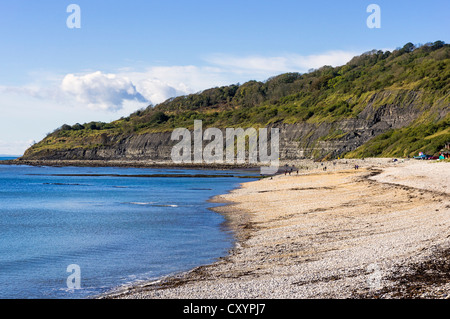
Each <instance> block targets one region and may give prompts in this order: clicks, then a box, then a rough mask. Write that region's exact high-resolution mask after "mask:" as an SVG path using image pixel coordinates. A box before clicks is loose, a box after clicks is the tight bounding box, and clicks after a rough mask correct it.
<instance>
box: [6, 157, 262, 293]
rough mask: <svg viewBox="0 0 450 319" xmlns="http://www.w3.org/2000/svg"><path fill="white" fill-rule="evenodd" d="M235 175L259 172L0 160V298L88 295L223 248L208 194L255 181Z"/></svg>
mask: <svg viewBox="0 0 450 319" xmlns="http://www.w3.org/2000/svg"><path fill="white" fill-rule="evenodd" d="M200 174H201V176H202V177H198V176H199V175H200ZM140 175H145V176H147V177H142V176H141V177H139V176H140ZM151 175H157V176H158V177H151ZM170 175H177V176H185V177H170ZM190 175H192V177H186V176H190ZM205 175H208V176H214V175H216V177H205ZM228 176H230V177H228ZM238 176H255V178H256V177H257V174H256V173H254V172H253V173H249V172H245V171H238V170H234V171H213V170H192V169H172V168H171V169H156V168H114V167H95V168H91V167H48V166H41V167H34V166H18V165H0V203H1V204H0V232H1V234H2V240H1V241H0V287H2V289H1V290H0V298H2V299H11V298H14V299H16V298H25V299H40V298H45V299H73V298H90V297H93V296H96V295H99V294H102V293H105V292H108V291H110V290H111V289H114V288H117V287H119V286H122V285H129V284H133V283H137V282H139V281H147V280H155V279H158V278H160V277H162V276H167V275H171V274H175V273H180V272H184V271H188V270H190V269H192V268H195V267H197V266H200V265H204V264H209V263H212V262H214V261H216V260H217V259H218V258H219V257H223V256H226V255H227V253H228V251H229V249H231V248H232V247H233V245H234V240H235V239H234V237H233V234H232V233H231V231H230V230H228V229H227V228H226V227H224V222H225V219H224V217H223V216H222V215H220V214H218V213H216V212H214V211H212V210H211V208H213V207H216V206H219V205H222V204H216V203H211V202H209V201H208V200H209V199H211V198H212V197H214V196H216V195H219V194H224V193H227V192H229V191H230V190H232V189H234V188H236V187H238V186H239V184H240V183H242V182H245V181H249V180H253V179H252V178H239V177H238ZM73 265H75V266H76V267H78V268H77V269H78V272H76V271H73V270H72V269H73V267H72V266H73ZM71 267H72V268H71ZM75 276H76V279H77V280H74V278H75ZM73 282H77V283H78V284H79V287H78V286H77V287H75V288H79V289H73V286H71V283H73Z"/></svg>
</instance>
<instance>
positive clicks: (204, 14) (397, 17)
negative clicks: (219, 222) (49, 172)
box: [0, 0, 450, 155]
mask: <svg viewBox="0 0 450 319" xmlns="http://www.w3.org/2000/svg"><path fill="white" fill-rule="evenodd" d="M371 4H375V5H377V7H376V8H377V9H376V10H375V11H374V10H373V9H371V10H368V7H369V5H371ZM71 5H76V6H71ZM448 12H450V1H448V0H428V1H416V0H409V1H405V0H395V1H392V0H390V1H389V0H369V1H364V0H341V1H325V0H314V1H301V0H227V1H225V0H184V1H181V0H164V1H163V0H127V1H123V0H115V1H110V0H70V1H64V0H39V1H29V0H0V154H12V155H21V154H23V152H24V151H25V150H26V149H27V148H28V147H29V146H30V145H31V144H32V143H33V142H34V141H36V142H37V141H39V140H41V139H42V138H44V137H45V136H46V135H47V134H48V133H50V132H52V131H54V130H55V129H56V128H58V127H60V126H61V125H63V124H69V125H73V124H75V123H87V122H90V121H103V122H110V121H113V120H116V119H119V118H120V117H122V116H128V115H129V114H130V113H132V112H134V111H136V110H138V109H141V108H145V107H147V106H148V105H150V104H152V105H156V104H158V103H160V102H163V101H165V100H166V99H168V98H170V97H174V96H179V95H185V94H190V93H196V92H199V91H202V90H205V89H207V88H211V87H217V86H222V85H230V84H236V83H245V82H247V81H249V80H258V81H264V80H266V79H267V78H269V77H271V76H275V75H278V74H281V73H285V72H300V73H304V72H308V70H310V69H312V68H319V67H321V66H323V65H332V66H338V65H343V64H345V63H347V62H348V61H349V60H350V59H351V58H352V57H353V56H355V55H359V54H361V53H364V52H367V51H370V50H372V49H377V50H394V49H396V48H399V47H402V46H403V45H404V44H406V43H408V42H412V43H414V44H424V43H427V42H434V41H437V40H441V41H444V42H446V43H450V39H449V35H450V32H449V31H450V19H448ZM378 22H379V24H377V23H378ZM374 26H375V27H374Z"/></svg>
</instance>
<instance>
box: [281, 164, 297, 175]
mask: <svg viewBox="0 0 450 319" xmlns="http://www.w3.org/2000/svg"><path fill="white" fill-rule="evenodd" d="M293 171H294V168H293V167H292V166H291V167H289V165H288V164H286V165H284V175H287V174H289V175H291V174H292V172H293ZM296 171H297V175H298V168H296Z"/></svg>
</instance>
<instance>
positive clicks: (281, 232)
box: [96, 159, 450, 299]
mask: <svg viewBox="0 0 450 319" xmlns="http://www.w3.org/2000/svg"><path fill="white" fill-rule="evenodd" d="M369 162H370V161H366V162H365V163H369ZM347 164H348V163H347ZM399 164H400V165H399ZM314 165H317V163H314ZM319 165H320V163H319ZM350 165H353V162H352V163H350ZM429 165H441V164H440V163H428V162H422V161H409V162H404V163H395V165H394V164H393V163H390V162H387V161H386V160H385V159H382V160H375V161H373V162H370V165H367V167H365V168H363V169H361V170H352V169H348V168H347V169H342V166H339V165H337V166H338V167H333V170H332V171H327V172H324V171H323V170H322V168H321V167H318V166H316V169H315V170H309V171H306V172H304V171H303V172H302V174H299V176H296V175H295V174H294V176H284V175H278V176H276V177H273V179H268V178H266V179H263V180H259V181H254V182H247V183H243V184H241V186H240V187H239V188H237V189H235V190H233V191H231V192H230V193H229V194H224V195H219V196H216V197H215V198H213V199H212V201H213V202H217V201H219V202H222V203H225V205H222V206H219V207H214V208H212V209H213V210H214V211H216V212H218V213H220V214H222V215H223V216H224V217H225V219H226V223H227V226H228V227H231V228H232V229H233V233H234V234H235V237H236V241H235V246H234V248H233V249H231V250H230V252H229V254H228V255H227V256H224V257H223V258H220V259H219V260H218V261H216V262H214V263H212V264H209V265H203V266H200V267H197V268H194V269H192V270H190V271H187V272H184V273H180V274H174V275H169V276H166V277H163V278H160V279H158V280H157V281H152V282H145V283H141V284H138V285H135V286H133V285H132V286H128V287H117V288H116V289H114V290H113V291H111V292H108V293H105V294H102V295H101V296H96V298H101V299H103V298H105V299H115V298H119V299H121V298H149V299H177V298H182V299H185V298H187V299H191V298H192V299H208V298H219V299H231V298H244V299H253V298H283V299H286V298H287V299H291V298H338V299H340V298H449V296H450V274H449V272H448V269H450V266H449V262H450V244H449V239H448V238H449V237H450V200H449V192H450V189H447V185H445V183H446V182H445V181H446V179H445V176H444V177H442V176H440V175H438V178H437V179H436V178H433V179H432V181H431V180H430V181H429V182H428V183H431V182H432V183H433V185H434V188H433V189H427V183H426V182H425V183H423V181H422V184H419V183H418V182H417V181H416V180H417V178H414V176H415V175H414V174H416V173H417V174H418V175H417V176H422V180H423V179H426V176H425V175H423V174H422V173H423V172H422V171H420V170H425V171H426V169H428V170H430V169H431V171H433V172H434V173H436V172H437V171H439V169H441V170H442V168H441V167H436V166H434V167H431V166H429ZM442 165H446V167H447V166H448V167H450V163H443V164H442ZM444 171H448V172H450V170H444ZM412 172H413V173H412ZM396 173H398V174H397V175H398V176H395V174H396ZM428 173H430V172H428ZM421 174H422V175H421ZM417 176H415V177H417ZM423 176H425V177H423ZM436 180H440V181H441V186H442V187H441V188H439V186H438V184H437V183H435V182H436ZM442 180H443V181H444V185H442ZM428 185H429V184H428ZM444 186H445V187H444ZM448 188H450V185H448ZM324 192H326V195H325V196H324V195H323V194H324ZM344 195H345V196H344ZM292 196H294V198H292ZM296 196H297V197H298V196H300V199H301V200H302V201H304V203H303V204H301V205H300V204H298V202H299V198H297V199H295V197H296ZM361 196H365V198H367V201H359V200H358V197H361ZM321 197H322V198H321ZM277 201H285V205H281V206H280V203H279V202H277ZM292 205H297V206H295V207H292ZM277 209H278V211H277ZM261 210H265V211H264V212H261ZM350 226H352V227H350ZM446 267H447V268H446ZM374 269H375V270H374ZM433 270H434V273H433ZM442 271H443V272H444V275H442V274H441V272H442ZM424 273H426V274H428V275H426V276H425V275H423V274H424ZM414 274H416V275H414ZM377 276H378V277H377ZM424 278H425V279H424ZM371 280H372V281H371ZM427 280H428V281H427ZM377 282H378V285H379V287H374V285H375V284H377ZM374 283H375V284H374Z"/></svg>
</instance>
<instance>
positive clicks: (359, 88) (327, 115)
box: [25, 41, 450, 157]
mask: <svg viewBox="0 0 450 319" xmlns="http://www.w3.org/2000/svg"><path fill="white" fill-rule="evenodd" d="M369 104H370V105H371V106H372V107H373V108H375V109H376V108H377V107H382V106H384V105H388V104H394V105H399V106H402V105H407V104H414V105H415V107H417V108H419V109H421V110H422V111H423V116H421V117H420V118H419V119H417V120H416V121H415V122H414V123H412V124H411V125H410V126H408V127H405V128H402V129H399V130H391V131H388V132H385V133H384V134H381V135H378V136H376V137H374V138H373V139H372V140H370V141H369V142H367V143H366V144H364V145H362V146H361V147H360V148H358V149H357V150H355V151H353V152H351V153H348V154H347V156H356V157H368V156H410V155H413V153H414V152H416V151H418V150H423V151H427V152H429V153H435V152H436V151H438V150H439V148H440V147H442V145H443V143H445V142H446V141H447V140H450V131H449V116H448V114H447V113H448V107H449V105H450V45H448V44H445V43H443V42H441V41H436V42H434V43H429V44H426V45H422V46H419V47H415V46H414V45H413V44H411V43H408V44H406V45H404V46H403V47H402V48H400V49H397V50H395V51H393V52H389V51H386V52H383V51H377V50H373V51H370V52H367V53H365V54H362V55H360V56H357V57H354V58H353V59H352V60H351V61H350V62H348V63H347V64H345V65H343V66H339V67H330V66H323V67H322V68H320V69H318V70H313V71H311V72H309V73H306V74H299V73H286V74H281V75H279V76H275V77H272V78H269V79H268V80H266V81H264V82H258V81H249V82H246V83H244V84H233V85H229V86H223V87H217V88H211V89H208V90H205V91H203V92H199V93H197V94H190V95H186V96H179V97H175V98H171V99H169V100H167V101H165V102H163V103H161V104H159V105H156V106H155V107H153V106H149V107H148V108H146V109H144V110H140V111H137V112H135V113H133V114H131V115H130V116H128V117H126V118H121V119H119V120H117V121H113V122H111V123H100V122H91V123H86V124H83V125H81V124H76V125H73V126H70V125H63V126H62V127H60V128H59V129H57V130H55V131H54V132H53V133H51V134H49V135H48V136H47V137H46V138H45V139H44V140H43V141H41V142H39V143H37V144H35V145H34V146H32V147H31V148H30V149H29V150H28V151H27V152H26V154H25V155H26V156H27V155H28V156H29V155H30V154H36V153H39V152H42V151H50V150H52V149H53V150H55V149H58V150H64V149H65V150H69V149H73V148H84V149H89V148H96V147H99V146H101V145H105V144H106V143H112V142H111V141H112V140H119V139H120V138H118V137H120V136H129V135H131V134H144V133H151V132H164V131H171V130H173V129H174V128H177V127H186V128H192V126H193V123H194V119H195V120H203V126H204V127H219V128H224V127H243V128H245V127H250V126H251V127H256V128H257V127H263V126H268V125H279V124H282V123H286V124H293V123H302V122H307V123H313V124H314V123H319V124H320V123H323V122H328V123H334V122H336V121H340V120H345V119H352V118H357V117H358V116H359V115H360V114H361V112H362V111H363V110H364V109H365V108H366V107H367V105H369ZM442 114H444V115H443V116H442ZM347 133H348V132H343V131H336V132H331V133H329V134H328V135H327V136H323V137H322V138H321V140H322V141H327V140H336V139H340V138H345V136H346V134H347ZM112 137H116V138H112Z"/></svg>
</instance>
